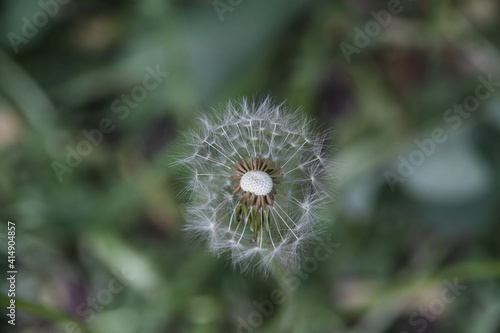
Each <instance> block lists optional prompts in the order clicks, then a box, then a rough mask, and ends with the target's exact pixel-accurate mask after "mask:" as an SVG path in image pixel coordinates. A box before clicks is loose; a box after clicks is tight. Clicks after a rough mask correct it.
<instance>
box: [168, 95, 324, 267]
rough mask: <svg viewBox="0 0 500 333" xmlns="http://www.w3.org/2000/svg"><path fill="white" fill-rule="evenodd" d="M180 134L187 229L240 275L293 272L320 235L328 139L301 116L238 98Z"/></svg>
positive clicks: (283, 109) (308, 120)
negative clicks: (185, 150)
mask: <svg viewBox="0 0 500 333" xmlns="http://www.w3.org/2000/svg"><path fill="white" fill-rule="evenodd" d="M198 123H199V128H198V129H196V130H191V131H188V132H186V133H185V147H188V148H189V149H190V151H189V153H187V154H185V155H184V156H182V157H181V158H180V159H179V160H178V163H179V164H180V165H182V166H183V167H185V170H186V172H188V173H189V175H190V177H189V179H188V181H187V182H186V185H187V187H188V188H186V189H184V192H187V193H189V194H190V195H189V200H190V204H189V205H188V207H187V209H186V221H187V224H186V230H187V231H188V232H189V233H190V234H191V235H193V236H195V237H200V238H203V239H205V240H206V241H207V245H208V247H209V249H210V250H211V251H212V252H213V253H214V254H215V255H218V256H219V255H224V254H229V255H230V256H231V258H232V262H233V264H234V265H235V266H239V267H240V268H241V269H242V270H243V271H244V270H247V269H250V268H251V267H256V268H258V269H260V270H261V271H262V272H263V273H267V271H268V269H269V267H271V266H272V265H275V264H278V265H281V266H282V267H284V268H286V269H289V270H294V269H296V268H297V267H298V264H299V262H300V258H301V257H302V256H303V255H304V246H305V245H306V244H307V243H308V242H309V241H310V240H313V239H315V237H317V235H318V228H319V226H318V222H319V221H320V220H321V214H320V212H319V210H320V209H321V208H322V207H323V206H324V205H325V203H326V202H328V201H330V200H331V196H330V195H329V193H328V190H327V189H328V188H329V183H330V181H331V179H332V174H333V172H332V163H331V161H330V158H329V156H328V151H329V149H328V147H327V142H328V134H325V133H324V132H323V131H322V130H320V128H319V127H318V126H316V124H315V122H314V121H312V120H311V119H309V118H307V117H305V116H304V115H302V114H301V113H299V112H298V111H290V110H287V109H286V108H285V107H284V106H283V104H280V105H276V104H274V103H273V101H272V100H271V98H266V99H265V100H264V101H263V102H261V103H256V102H251V101H248V100H246V99H243V100H241V101H239V102H229V103H227V105H226V106H225V107H224V109H223V110H222V111H218V110H214V115H213V116H209V115H202V116H201V117H200V119H199V122H198Z"/></svg>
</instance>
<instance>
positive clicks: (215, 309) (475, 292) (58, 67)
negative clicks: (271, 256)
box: [0, 0, 500, 333]
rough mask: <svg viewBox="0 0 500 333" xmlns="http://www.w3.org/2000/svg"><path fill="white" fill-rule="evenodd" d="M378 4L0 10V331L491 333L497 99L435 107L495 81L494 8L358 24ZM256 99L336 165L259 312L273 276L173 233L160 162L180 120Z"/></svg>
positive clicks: (436, 6) (432, 8) (494, 325)
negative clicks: (308, 230) (318, 247)
mask: <svg viewBox="0 0 500 333" xmlns="http://www.w3.org/2000/svg"><path fill="white" fill-rule="evenodd" d="M391 3H392V4H394V0H393V1H392V2H391V1H364V0H356V1H306V0H295V1H284V0H277V1H264V0H254V1H248V0H243V1H236V0H232V1H229V0H221V1H203V0H191V1H180V0H177V1H173V0H172V1H166V0H143V1H118V0H106V1H96V0H87V1H83V0H82V1H79V0H69V1H63V0H58V1H56V0H53V1H50V0H41V2H40V1H15V0H9V1H7V0H4V1H0V27H1V31H2V38H1V39H0V207H1V209H0V221H2V225H3V226H4V227H3V228H4V230H0V236H1V237H2V238H1V242H0V244H2V245H1V248H2V251H1V255H0V259H1V260H0V267H1V268H2V271H5V272H6V271H7V270H8V268H7V221H13V222H15V223H16V228H17V230H16V231H17V234H16V251H17V252H16V264H17V270H18V272H19V273H18V276H17V290H16V291H17V292H16V300H17V318H16V319H17V321H16V326H15V327H13V326H11V325H9V324H7V322H6V320H5V319H6V318H7V317H6V316H5V315H6V310H5V306H6V304H7V302H8V301H9V299H8V298H7V289H8V287H9V286H8V285H7V283H6V281H5V280H3V282H2V284H1V288H0V289H1V297H0V300H1V301H2V304H3V305H2V310H3V312H2V317H3V319H2V322H1V324H0V325H1V326H0V327H1V328H0V329H1V331H2V332H6V331H13V332H14V331H15V332H23V333H28V332H37V333H38V332H80V331H81V332H106V333H112V332H126V333H127V332H128V333H133V332H252V331H254V332H352V333H354V332H370V333H376V332H395V333H400V332H407V333H411V332H420V333H421V332H428V333H431V332H474V333H493V332H499V331H500V283H499V277H500V259H499V254H500V243H499V241H498V236H499V233H500V223H499V222H500V112H499V108H500V95H499V94H498V91H497V90H498V89H499V88H500V87H499V86H498V84H497V85H494V84H493V86H492V87H493V90H492V91H490V94H489V95H488V97H486V98H484V99H481V100H478V101H479V102H478V105H477V106H474V105H473V104H469V105H472V106H470V109H472V111H467V110H466V111H462V112H463V113H460V112H458V111H454V110H455V109H454V105H455V104H463V103H468V102H469V103H472V102H474V100H473V99H471V98H470V97H471V96H472V97H474V96H476V94H477V87H478V85H480V84H481V79H479V77H480V78H482V80H488V78H489V77H490V78H492V80H493V82H498V81H499V80H500V52H499V48H500V43H499V34H498V32H499V31H500V23H499V22H500V16H499V13H500V5H499V3H498V2H497V1H494V0H477V1H473V0H460V1H458V0H457V1H446V0H444V1H430V0H429V1H404V0H403V1H401V3H400V6H401V8H402V9H401V11H400V12H398V13H397V14H389V17H390V22H389V23H388V24H387V25H386V26H381V25H380V24H379V23H370V22H377V21H376V20H375V16H374V14H373V13H371V11H375V12H376V13H379V15H380V11H381V10H385V11H386V13H390V8H391V7H390V6H392V4H391ZM48 4H51V5H48ZM51 6H52V7H51ZM40 13H42V14H40ZM43 13H45V14H43ZM44 17H46V18H47V19H46V20H44ZM35 23H36V24H37V25H35ZM369 23H370V24H371V26H370V25H369ZM377 26H378V29H379V33H377ZM353 28H359V30H356V29H354V30H353ZM366 29H375V30H366ZM358 31H363V32H362V33H359V32H358ZM367 33H368V35H366V34H367ZM370 34H371V35H372V37H370ZM362 35H364V37H363V36H362ZM363 39H365V42H364V43H366V46H364V44H363V42H362V40H363ZM356 41H357V42H358V43H357V44H356ZM366 41H367V42H366ZM342 43H348V44H349V45H351V47H356V50H357V51H356V52H354V53H351V54H350V56H349V57H348V58H349V59H347V58H346V56H345V50H343V49H342V47H341V45H342ZM360 43H361V44H360ZM344 45H345V44H344ZM360 45H363V47H360ZM351 50H352V49H351ZM158 68H159V70H160V71H164V72H168V76H166V77H164V78H162V79H161V80H160V81H159V82H158V85H157V86H156V87H155V88H154V89H142V90H141V89H140V88H137V87H143V86H144V79H145V78H146V76H147V75H150V72H151V70H153V71H154V70H157V69H158ZM148 80H149V79H148ZM148 82H150V83H151V82H153V81H152V80H149V81H148ZM485 89H487V88H482V90H481V92H482V93H483V94H484V93H485V92H486V91H487V90H485ZM144 92H145V95H144ZM124 94H125V95H124ZM141 94H142V95H141ZM268 94H271V95H272V96H275V97H276V99H277V100H278V101H283V100H286V101H287V102H286V103H287V105H288V106H290V107H293V108H297V107H302V110H303V112H306V113H309V114H311V115H313V116H315V117H317V118H319V119H320V120H321V121H322V122H323V123H325V127H326V128H328V129H332V130H333V131H334V133H335V139H334V145H335V147H336V152H335V160H336V161H337V171H336V185H335V189H334V191H335V193H336V201H335V203H334V204H332V206H331V207H330V208H329V209H328V210H327V211H325V212H324V217H325V218H326V220H327V221H328V222H327V223H325V227H326V232H325V235H324V238H325V239H327V238H328V237H330V240H331V241H332V242H335V243H338V244H340V246H339V247H338V248H336V249H334V251H332V253H331V254H329V256H328V258H327V259H326V260H322V261H320V260H318V258H316V259H315V260H316V262H317V267H313V269H310V268H304V270H303V271H302V272H301V273H302V275H299V276H295V280H294V281H295V282H296V287H297V288H294V289H296V290H294V291H292V292H289V293H285V297H286V299H284V300H283V302H278V303H280V304H275V302H274V301H273V302H272V303H269V300H272V299H273V297H274V296H276V295H275V293H276V291H280V290H284V288H285V287H284V283H285V281H286V279H285V278H284V277H280V276H275V277H270V278H268V279H263V278H262V277H260V276H258V275H255V274H252V273H247V274H240V273H239V272H237V271H232V270H231V269H230V267H229V263H228V262H227V261H226V260H224V259H217V258H213V257H211V256H209V255H208V254H207V253H206V249H205V248H204V246H203V245H202V244H201V245H197V244H195V243H193V242H192V241H191V240H188V239H186V237H184V234H183V232H182V226H183V218H182V205H183V204H185V201H184V199H182V198H179V197H178V196H177V193H178V192H179V191H180V190H181V189H182V188H183V186H184V184H183V182H182V180H180V179H179V178H178V176H177V173H176V172H177V171H178V170H175V169H174V168H173V167H172V166H171V162H172V161H173V159H174V154H173V151H174V150H175V149H174V148H175V147H176V145H178V142H177V141H176V140H177V139H178V137H179V132H182V131H183V130H185V129H186V128H187V127H188V126H190V124H191V122H192V119H193V117H195V116H196V115H197V114H198V113H199V112H205V113H208V112H212V111H211V108H210V107H211V106H215V107H217V106H218V105H222V103H225V102H226V101H227V100H228V99H229V98H239V97H241V96H250V97H252V96H255V97H264V96H266V95H268ZM127 95H132V96H136V97H132V99H130V97H127ZM127 98H128V99H127ZM467 98H469V99H467ZM471 101H472V102H471ZM120 107H121V109H120ZM448 110H451V111H449V113H447V112H448ZM452 117H453V118H452ZM103 119H109V122H110V124H112V127H113V129H112V130H109V131H108V132H107V133H104V132H103V131H102V130H103V125H102V121H103ZM105 122H106V121H105ZM106 126H109V123H108V125H106ZM106 126H104V127H106ZM108 129H109V128H108ZM97 130H98V131H99V132H100V133H101V135H102V142H100V143H99V144H97V145H94V144H92V145H88V144H87V145H86V144H85V143H82V142H84V141H87V142H89V140H90V139H89V136H86V135H85V133H86V132H84V131H87V133H94V136H93V138H94V140H97V141H99V138H100V136H99V135H98V134H96V133H98V132H96V131H97ZM435 130H438V131H442V135H444V136H445V137H446V139H444V140H443V142H439V143H437V142H435V141H432V142H434V143H432V144H431V143H429V142H430V141H429V140H430V139H431V138H432V137H433V132H434V131H435ZM443 133H444V134H443ZM415 140H417V142H419V143H422V142H425V143H427V146H425V147H427V149H428V152H430V153H428V154H426V151H425V148H421V147H420V146H419V144H418V143H417V142H416V141H415ZM68 147H69V148H68ZM431 148H432V149H431ZM177 149H179V147H177ZM180 149H182V147H180ZM71 151H73V152H74V151H76V153H71ZM79 151H80V152H81V151H83V152H84V154H79V153H78V152H79ZM431 151H432V152H431ZM418 152H420V153H418ZM75 154H77V155H78V156H74V155H75ZM412 154H413V155H412ZM422 156H423V159H422ZM418 158H420V159H421V160H422V162H420V160H419V159H418ZM68 159H69V160H68ZM403 160H404V161H407V162H408V161H412V160H413V161H418V163H416V164H418V165H416V166H415V165H410V166H407V167H406V169H404V167H402V165H403V164H405V162H402V161H403ZM68 161H69V163H68ZM58 163H59V164H58ZM70 164H71V165H74V166H70ZM410 164H411V162H410ZM55 165H59V168H61V166H60V165H65V166H66V169H65V168H63V169H57V168H58V167H57V166H56V167H55ZM403 169H404V170H405V171H404V172H403V173H404V174H408V175H405V176H402V175H401V173H400V171H401V170H403ZM57 170H59V172H58V171H57ZM61 170H63V171H61ZM398 170H399V171H398ZM388 172H389V173H392V175H396V176H398V177H400V178H396V179H398V180H397V181H395V182H393V183H392V185H391V183H390V182H388V181H387V179H388ZM389 179H393V180H394V178H390V177H389ZM314 250H315V248H314V247H313V248H311V253H312V254H314ZM312 258H313V259H311V260H313V261H314V257H312ZM310 262H312V261H310ZM127 274H129V275H127ZM127 276H128V278H127ZM454 281H458V283H459V285H461V286H464V288H465V289H460V291H459V292H458V294H454V293H453V291H450V289H449V284H450V283H454ZM118 289H119V290H118ZM443 290H445V292H444V294H443ZM446 290H448V291H446ZM272 295H274V296H272ZM443 295H445V296H443ZM452 296H455V297H454V298H453V297H452ZM443 297H445V298H443ZM451 298H452V300H450V299H451ZM448 300H450V301H449V302H448ZM270 304H271V305H270ZM4 305H5V306H4ZM271 310H272V311H271ZM426 311H427V312H426ZM429 311H430V314H429ZM426 313H427V314H426Z"/></svg>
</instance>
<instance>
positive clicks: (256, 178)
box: [240, 171, 273, 195]
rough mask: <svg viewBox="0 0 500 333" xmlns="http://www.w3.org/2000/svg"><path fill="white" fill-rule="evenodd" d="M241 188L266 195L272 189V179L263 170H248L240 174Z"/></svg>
mask: <svg viewBox="0 0 500 333" xmlns="http://www.w3.org/2000/svg"><path fill="white" fill-rule="evenodd" d="M240 186H241V189H242V190H243V191H246V192H250V193H254V194H255V195H267V194H269V193H271V191H272V190H273V179H272V178H271V176H269V175H268V174H267V173H266V172H263V171H248V172H247V173H245V174H244V175H243V176H241V182H240Z"/></svg>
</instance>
